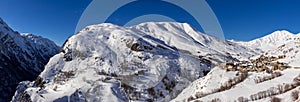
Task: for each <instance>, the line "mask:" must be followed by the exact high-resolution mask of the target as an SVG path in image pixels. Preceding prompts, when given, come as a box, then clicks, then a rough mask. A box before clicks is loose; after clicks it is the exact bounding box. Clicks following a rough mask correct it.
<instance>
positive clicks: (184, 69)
mask: <svg viewBox="0 0 300 102" xmlns="http://www.w3.org/2000/svg"><path fill="white" fill-rule="evenodd" d="M23 36H30V35H28V34H27V35H23ZM297 36H298V35H294V34H291V33H289V32H287V31H276V32H274V33H272V34H270V35H267V36H265V37H262V38H259V39H256V40H253V41H250V42H240V41H232V40H230V41H227V40H222V39H218V38H215V37H212V36H208V35H206V34H203V33H201V32H198V31H196V30H194V29H193V28H192V27H191V26H190V25H189V24H186V23H176V22H146V23H142V24H139V25H136V26H132V27H122V26H117V25H114V24H109V23H103V24H98V25H91V26H88V27H86V28H84V29H83V30H81V31H80V32H78V33H77V34H75V35H74V36H72V37H70V38H69V39H67V40H66V42H65V43H64V44H63V46H62V49H61V52H59V53H57V54H56V55H55V56H54V57H52V58H51V59H50V60H49V62H48V64H47V65H46V66H45V69H44V70H43V72H42V73H40V74H39V76H38V77H37V78H36V80H35V81H31V82H30V81H23V82H21V83H20V84H19V86H18V88H17V91H16V92H15V95H14V97H13V100H12V101H13V102H17V101H34V102H35V101H42V102H44V101H55V102H60V101H62V102H65V101H72V102H73V101H75V102H86V101H88V102H90V101H97V102H102V101H109V102H111V101H196V100H199V101H218V100H220V101H251V100H255V101H268V100H271V97H274V96H276V95H277V96H276V97H279V98H281V99H282V100H285V101H294V99H293V98H284V97H288V96H290V94H291V93H292V92H294V91H297V90H298V89H299V87H298V86H295V85H297V83H296V82H297V73H300V69H296V67H298V66H297V63H300V62H299V60H297V59H298V58H300V56H299V55H298V54H297V53H298V49H299V48H298V46H297V43H298V37H297ZM24 46H25V45H24ZM291 49H292V50H291ZM51 54H52V53H51ZM53 54H54V53H53ZM283 55H284V57H283V58H280V59H279V58H277V57H278V56H283ZM264 56H266V57H264ZM272 56H275V57H276V58H274V59H276V60H274V61H273V60H272V61H270V62H268V61H269V59H268V58H269V57H270V58H271V57H272ZM260 58H261V59H260ZM263 58H264V60H262V59H263ZM265 59H267V60H268V61H265ZM251 61H253V63H252V62H251ZM276 61H278V63H279V62H282V63H283V64H288V65H290V66H291V68H288V69H285V70H283V71H280V70H277V69H274V71H273V72H274V73H273V72H270V73H269V72H268V73H267V72H266V70H268V71H269V67H270V69H271V67H272V65H265V66H266V67H263V68H262V69H263V70H258V69H259V68H252V69H253V70H252V69H251V70H252V72H250V71H249V72H248V69H245V70H246V71H247V74H245V73H244V72H243V73H241V72H239V71H238V70H244V69H241V68H240V67H239V66H243V65H244V64H246V65H247V67H248V65H249V66H256V64H257V63H262V64H265V63H266V64H267V63H275V62H276ZM254 63H255V65H254ZM276 63H277V62H276ZM231 64H232V65H233V67H238V69H233V71H228V70H227V71H226V68H227V67H229V65H231ZM238 65H239V66H238ZM262 66H263V65H262ZM274 66H275V65H274ZM276 68H277V67H276ZM33 70H35V68H34V69H33ZM235 70H237V71H235ZM249 70H250V68H249ZM277 71H278V72H277ZM275 72H276V73H275ZM279 72H280V73H281V74H280V75H277V74H278V73H279ZM270 75H273V76H276V78H275V77H274V78H273V76H272V77H268V78H269V79H268V80H270V81H263V82H261V83H255V82H254V80H256V79H257V78H258V77H263V76H270ZM293 79H294V80H296V81H293ZM228 80H230V81H228ZM293 82H295V84H292V83H293ZM284 83H286V84H289V85H291V88H288V89H290V90H285V91H284V92H280V94H278V93H276V94H274V95H273V94H272V93H264V94H268V95H264V96H268V97H264V98H262V97H260V96H255V95H254V96H253V94H256V93H259V92H261V91H265V90H268V89H270V88H272V87H273V86H274V87H276V88H277V84H280V85H281V84H283V86H284V85H285V84H284ZM224 84H226V85H225V86H226V87H224ZM292 85H294V86H292ZM220 87H221V88H220ZM295 87H297V88H295ZM266 92H267V91H266ZM270 92H271V91H270ZM269 94H272V95H269ZM251 95H252V96H251ZM222 96H224V97H222ZM225 96H228V97H229V98H228V97H227V98H226V97H225ZM269 96H270V97H269ZM240 97H241V98H240ZM253 97H254V98H253ZM256 97H257V98H256Z"/></svg>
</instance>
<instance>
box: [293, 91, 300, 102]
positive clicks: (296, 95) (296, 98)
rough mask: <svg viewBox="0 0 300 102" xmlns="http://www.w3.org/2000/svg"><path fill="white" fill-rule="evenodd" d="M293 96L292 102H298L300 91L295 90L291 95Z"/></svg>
mask: <svg viewBox="0 0 300 102" xmlns="http://www.w3.org/2000/svg"><path fill="white" fill-rule="evenodd" d="M291 96H292V100H293V101H296V100H298V99H299V91H298V90H295V91H293V92H292V93H291Z"/></svg>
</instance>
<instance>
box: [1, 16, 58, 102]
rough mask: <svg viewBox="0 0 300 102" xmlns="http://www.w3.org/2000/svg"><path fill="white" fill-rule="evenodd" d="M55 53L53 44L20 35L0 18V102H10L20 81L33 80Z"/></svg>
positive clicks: (56, 49) (56, 47)
mask: <svg viewBox="0 0 300 102" xmlns="http://www.w3.org/2000/svg"><path fill="white" fill-rule="evenodd" d="M38 39H39V40H38ZM58 50H59V47H58V46H57V45H55V44H54V42H52V41H50V40H47V39H45V38H42V37H38V36H34V35H31V36H26V35H21V34H20V33H18V32H17V31H14V30H12V29H11V28H10V27H9V26H8V25H7V24H6V23H5V22H4V21H3V20H2V19H1V18H0V60H1V63H0V76H1V77H0V83H1V84H0V92H5V93H2V94H1V95H0V101H10V99H11V97H12V96H13V93H14V90H15V89H16V86H17V85H18V83H19V82H20V81H25V80H31V81H32V80H34V79H35V78H36V77H37V75H38V74H39V73H40V72H41V71H42V70H43V68H44V65H45V64H46V63H47V61H48V60H49V59H50V57H52V55H54V54H56V53H57V52H58Z"/></svg>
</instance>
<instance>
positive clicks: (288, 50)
mask: <svg viewBox="0 0 300 102" xmlns="http://www.w3.org/2000/svg"><path fill="white" fill-rule="evenodd" d="M231 42H235V43H239V44H243V45H245V46H248V47H249V48H252V49H257V50H258V51H259V50H261V51H262V52H263V53H261V54H259V55H256V56H254V57H251V60H252V61H251V62H248V63H247V61H246V62H239V63H240V64H234V63H232V64H233V66H231V65H232V64H231V63H227V64H228V66H229V67H228V66H225V65H220V66H217V67H215V68H213V70H212V71H211V72H210V73H208V74H207V75H206V76H205V77H202V78H200V79H197V80H196V81H194V82H193V83H191V84H190V85H189V86H188V87H187V88H185V89H184V90H183V91H182V92H181V93H180V94H179V95H178V96H177V97H176V98H175V99H173V100H172V101H176V102H177V101H215V102H218V101H222V102H223V101H224V102H233V101H238V102H248V101H258V102H266V101H270V102H278V100H279V101H281V102H299V101H300V98H299V97H300V69H299V68H300V54H299V51H300V34H292V33H289V32H288V31H276V32H274V33H272V34H270V35H267V36H265V37H262V38H259V39H256V40H253V41H250V42H236V41H231ZM248 60H250V59H248ZM236 63H237V62H236ZM234 66H237V68H239V67H244V68H242V69H243V70H242V71H228V70H227V71H226V70H224V69H223V68H224V67H225V68H230V67H234ZM278 68H279V69H280V70H278ZM286 68H287V69H286ZM260 69H263V70H260ZM245 70H248V71H247V73H246V74H245V73H242V72H244V71H245ZM251 70H257V71H256V72H249V71H251ZM242 74H244V75H242ZM242 76H245V77H242ZM276 100H277V101H276Z"/></svg>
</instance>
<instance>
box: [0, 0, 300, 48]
mask: <svg viewBox="0 0 300 102" xmlns="http://www.w3.org/2000/svg"><path fill="white" fill-rule="evenodd" d="M206 1H207V2H208V4H209V5H210V7H211V8H212V10H213V11H214V13H215V15H216V16H217V18H218V20H219V22H220V24H221V27H222V29H223V31H224V34H225V38H226V39H235V40H242V41H249V40H252V39H255V38H258V37H262V36H264V35H266V34H269V33H271V32H273V31H275V30H288V31H290V32H292V33H299V32H300V19H299V18H300V12H299V10H300V0H206ZM90 2H91V0H1V1H0V17H1V18H2V19H4V21H5V22H6V23H8V25H9V26H10V27H12V28H13V29H14V30H16V31H18V32H23V33H33V34H36V35H41V36H43V37H46V38H49V39H51V40H53V41H55V42H56V43H57V44H59V45H61V44H62V43H63V42H64V41H65V40H66V39H67V38H68V37H69V36H72V35H73V34H74V31H75V28H76V25H77V22H78V20H79V18H80V16H81V14H82V12H83V11H84V10H85V8H86V7H87V6H88V4H89V3H90ZM152 5H155V4H152ZM150 6H151V5H150ZM131 15H135V14H131ZM124 16H126V15H123V17H124ZM178 17H180V16H178ZM181 18H182V17H181Z"/></svg>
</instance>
